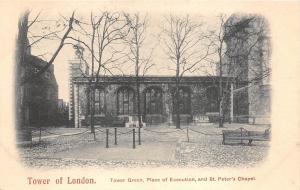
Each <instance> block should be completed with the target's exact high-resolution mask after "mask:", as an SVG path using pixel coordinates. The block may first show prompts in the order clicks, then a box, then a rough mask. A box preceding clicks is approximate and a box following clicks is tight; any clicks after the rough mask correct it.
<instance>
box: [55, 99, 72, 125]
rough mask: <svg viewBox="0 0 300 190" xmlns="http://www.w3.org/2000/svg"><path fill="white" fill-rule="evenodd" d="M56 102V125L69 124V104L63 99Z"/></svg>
mask: <svg viewBox="0 0 300 190" xmlns="http://www.w3.org/2000/svg"><path fill="white" fill-rule="evenodd" d="M57 103H58V104H57V109H58V110H57V119H56V121H57V125H64V126H66V125H68V124H69V104H68V103H66V102H65V101H64V100H63V99H58V102H57Z"/></svg>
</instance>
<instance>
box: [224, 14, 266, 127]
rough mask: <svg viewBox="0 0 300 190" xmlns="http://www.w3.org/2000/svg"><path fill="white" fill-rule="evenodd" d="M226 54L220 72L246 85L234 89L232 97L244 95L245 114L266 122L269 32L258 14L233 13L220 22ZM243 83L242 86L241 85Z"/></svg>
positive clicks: (264, 21) (264, 20)
mask: <svg viewBox="0 0 300 190" xmlns="http://www.w3.org/2000/svg"><path fill="white" fill-rule="evenodd" d="M224 31H225V34H224V36H225V37H224V40H225V43H226V48H227V50H226V55H225V58H224V59H225V62H226V64H225V65H226V66H225V67H224V71H223V72H224V74H225V75H226V76H230V77H234V78H236V79H237V81H248V85H247V86H246V87H243V88H239V89H236V90H235V91H234V96H235V97H238V96H244V95H245V94H247V96H248V103H249V114H248V115H249V116H250V117H256V122H260V123H269V122H270V121H269V118H270V112H271V86H270V76H271V68H270V56H271V47H270V46H271V45H270V43H271V42H270V41H271V40H270V31H269V27H268V22H267V20H266V19H265V18H264V17H262V16H260V15H240V14H235V15H232V16H231V17H229V18H228V20H227V21H226V23H225V25H224ZM242 86H243V85H242Z"/></svg>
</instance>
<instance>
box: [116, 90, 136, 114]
mask: <svg viewBox="0 0 300 190" xmlns="http://www.w3.org/2000/svg"><path fill="white" fill-rule="evenodd" d="M133 100H134V91H133V90H132V89H131V88H127V87H122V88H120V89H119V90H118V92H117V109H118V114H119V115H128V114H133Z"/></svg>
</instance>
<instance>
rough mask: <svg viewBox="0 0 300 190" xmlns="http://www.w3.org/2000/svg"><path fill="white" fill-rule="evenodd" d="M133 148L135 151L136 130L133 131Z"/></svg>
mask: <svg viewBox="0 0 300 190" xmlns="http://www.w3.org/2000/svg"><path fill="white" fill-rule="evenodd" d="M132 148H133V149H135V129H133V130H132Z"/></svg>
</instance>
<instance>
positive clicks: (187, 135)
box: [186, 127, 190, 142]
mask: <svg viewBox="0 0 300 190" xmlns="http://www.w3.org/2000/svg"><path fill="white" fill-rule="evenodd" d="M186 137H187V141H188V142H190V137H189V127H187V128H186Z"/></svg>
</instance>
